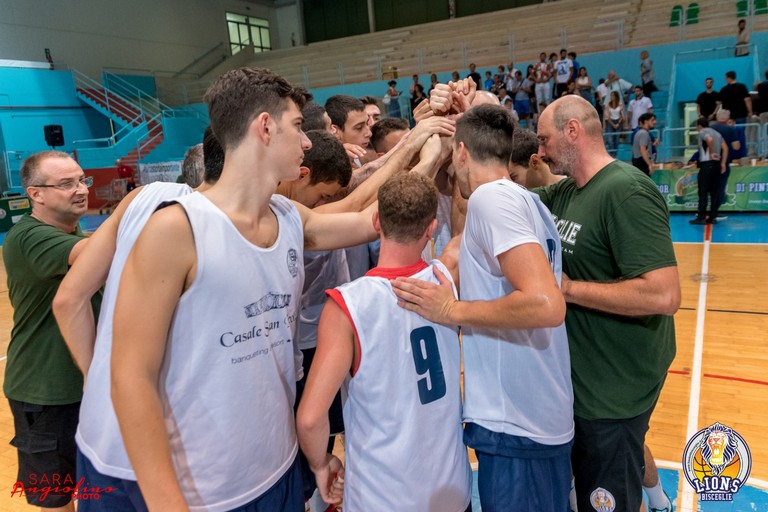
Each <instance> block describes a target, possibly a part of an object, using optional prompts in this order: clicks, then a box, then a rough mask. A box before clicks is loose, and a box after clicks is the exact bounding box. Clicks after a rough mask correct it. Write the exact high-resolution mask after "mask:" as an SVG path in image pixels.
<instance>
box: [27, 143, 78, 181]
mask: <svg viewBox="0 0 768 512" xmlns="http://www.w3.org/2000/svg"><path fill="white" fill-rule="evenodd" d="M48 158H72V157H71V156H70V155H69V153H65V152H63V151H56V150H55V149H46V150H45V151H40V152H38V153H35V154H33V155H31V156H29V157H28V158H27V159H26V160H24V163H23V164H21V170H20V171H19V174H20V176H21V188H23V189H24V190H26V189H27V187H31V186H34V185H32V183H34V182H36V181H37V178H38V176H37V173H38V171H39V170H40V164H41V163H42V162H43V160H46V159H48Z"/></svg>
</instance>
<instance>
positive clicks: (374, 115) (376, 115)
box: [302, 96, 381, 132]
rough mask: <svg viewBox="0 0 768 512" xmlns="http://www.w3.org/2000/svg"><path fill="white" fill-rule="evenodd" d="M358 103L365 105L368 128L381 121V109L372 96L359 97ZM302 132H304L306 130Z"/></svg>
mask: <svg viewBox="0 0 768 512" xmlns="http://www.w3.org/2000/svg"><path fill="white" fill-rule="evenodd" d="M360 101H362V102H363V105H365V113H366V115H367V116H368V126H373V125H374V124H376V123H377V122H379V121H380V120H381V109H380V108H379V101H378V100H377V99H376V98H374V97H373V96H361V97H360ZM305 108H306V107H305ZM302 112H303V111H302ZM304 131H305V132H306V131H307V130H304Z"/></svg>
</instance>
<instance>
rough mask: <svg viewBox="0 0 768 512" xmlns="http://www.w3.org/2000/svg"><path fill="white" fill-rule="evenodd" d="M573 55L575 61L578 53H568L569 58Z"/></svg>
mask: <svg viewBox="0 0 768 512" xmlns="http://www.w3.org/2000/svg"><path fill="white" fill-rule="evenodd" d="M571 55H573V58H574V59H575V58H576V52H568V56H569V57H570V56H571Z"/></svg>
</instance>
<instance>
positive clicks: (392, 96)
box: [331, 80, 400, 117]
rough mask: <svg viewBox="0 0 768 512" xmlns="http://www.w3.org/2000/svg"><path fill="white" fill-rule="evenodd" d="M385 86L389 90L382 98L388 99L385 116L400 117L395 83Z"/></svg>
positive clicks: (392, 81)
mask: <svg viewBox="0 0 768 512" xmlns="http://www.w3.org/2000/svg"><path fill="white" fill-rule="evenodd" d="M387 85H389V88H388V89H387V94H386V95H385V96H384V97H385V98H389V103H387V115H388V116H389V117H400V91H398V90H397V89H395V87H396V86H397V82H396V81H394V80H390V81H389V82H388V83H387ZM385 103H386V101H385ZM331 117H333V116H331Z"/></svg>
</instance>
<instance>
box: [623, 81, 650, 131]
mask: <svg viewBox="0 0 768 512" xmlns="http://www.w3.org/2000/svg"><path fill="white" fill-rule="evenodd" d="M627 113H628V114H629V127H630V128H632V131H633V132H636V131H637V130H638V128H637V122H638V120H639V119H640V116H641V115H643V114H653V103H651V99H650V98H649V97H648V96H643V88H642V87H640V86H639V85H636V86H635V98H634V99H633V100H632V101H630V102H629V106H628V107H627Z"/></svg>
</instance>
